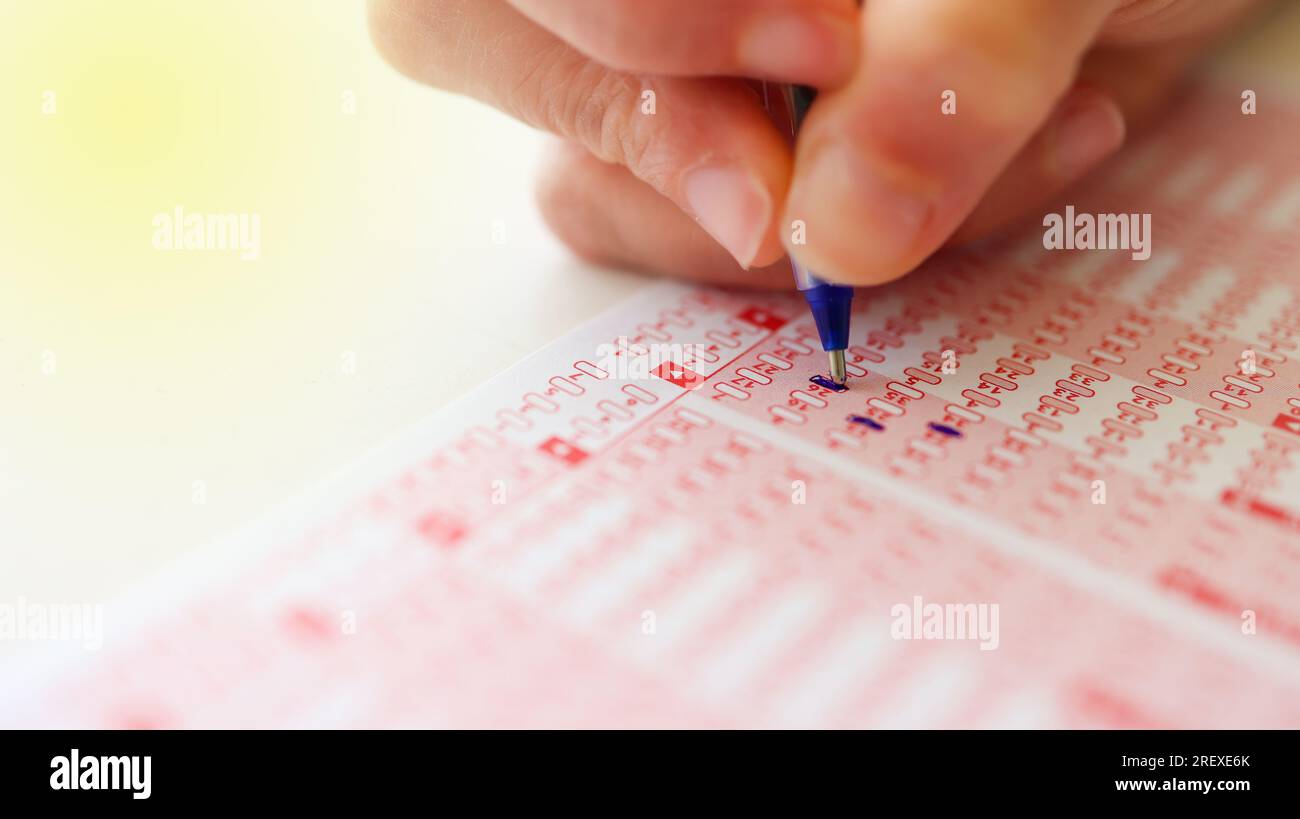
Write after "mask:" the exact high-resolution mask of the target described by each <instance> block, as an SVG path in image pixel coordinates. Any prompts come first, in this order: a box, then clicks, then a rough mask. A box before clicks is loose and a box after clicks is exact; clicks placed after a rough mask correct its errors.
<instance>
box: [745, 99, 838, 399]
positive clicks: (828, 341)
mask: <svg viewBox="0 0 1300 819" xmlns="http://www.w3.org/2000/svg"><path fill="white" fill-rule="evenodd" d="M762 91H763V104H764V106H766V108H767V110H768V112H769V113H771V114H772V115H773V116H774V118H777V123H778V125H779V126H780V127H782V128H785V129H786V130H787V131H788V133H789V136H790V139H791V140H792V141H793V140H794V138H795V135H796V134H798V132H799V125H800V123H802V122H803V118H804V115H805V114H806V113H808V108H809V106H811V105H812V101H813V98H814V97H815V96H816V95H817V92H816V91H814V90H813V89H811V88H806V87H804V86H800V85H773V84H771V83H766V82H765V83H763V87H762ZM790 265H791V266H792V267H793V268H794V283H795V286H796V287H798V288H799V292H800V293H802V294H803V297H804V300H805V301H807V302H808V308H809V309H810V310H811V311H812V316H813V321H814V322H816V324H817V335H818V336H820V337H821V343H822V349H823V350H825V351H826V354H827V356H828V357H829V359H830V365H831V380H832V381H834V382H835V383H836V384H843V383H844V382H845V380H847V378H848V373H847V372H846V371H845V368H844V350H845V348H847V347H848V346H849V322H850V315H849V314H850V310H851V308H852V306H853V288H852V287H847V286H845V285H842V284H831V283H830V282H827V281H823V280H822V279H820V278H818V277H817V276H816V275H815V274H813V273H812V272H811V271H809V270H808V269H807V268H806V267H804V266H803V265H801V264H799V262H797V261H795V260H794V256H793V255H792V256H791V257H790Z"/></svg>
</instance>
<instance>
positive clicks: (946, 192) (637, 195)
mask: <svg viewBox="0 0 1300 819" xmlns="http://www.w3.org/2000/svg"><path fill="white" fill-rule="evenodd" d="M1253 2H1254V0H985V1H983V2H978V1H975V0H867V2H866V3H865V8H864V9H863V10H862V11H860V12H859V10H858V9H857V7H856V4H855V2H853V0H653V2H647V0H370V7H369V14H370V24H371V31H372V35H373V37H374V40H375V42H376V44H377V46H378V47H379V49H380V51H381V53H383V54H384V55H385V56H386V57H387V58H388V59H389V60H390V61H391V62H392V63H393V64H394V65H396V66H397V67H398V68H399V69H400V70H402V71H403V72H405V73H407V74H408V75H410V76H412V77H414V78H416V79H418V80H421V81H423V82H426V83H429V84H431V85H435V86H438V87H441V88H446V89H449V90H452V91H456V92H460V93H466V94H470V95H472V96H475V97H478V98H479V99H482V100H484V101H486V102H488V103H490V104H493V105H495V106H497V107H499V108H501V109H502V110H504V111H506V112H507V113H510V114H511V115H513V116H515V117H517V118H519V119H521V120H523V121H525V122H528V123H530V124H532V125H534V126H536V127H539V128H543V129H545V130H549V131H551V132H553V133H555V134H557V135H559V136H560V137H562V138H563V140H564V144H562V145H560V146H559V147H558V148H557V152H556V155H555V157H554V159H553V161H552V163H551V164H550V166H549V169H548V171H547V173H546V174H545V175H544V177H543V179H542V182H541V190H540V200H541V205H542V209H543V213H544V215H545V216H546V218H547V220H548V222H549V223H550V224H551V226H552V228H553V229H554V230H555V231H556V232H557V234H558V235H559V236H560V237H561V238H562V239H563V240H564V241H566V242H567V243H568V244H569V245H570V246H571V247H573V248H574V249H575V250H576V251H577V252H578V253H580V254H581V255H583V256H585V257H588V258H591V259H593V260H597V261H601V262H606V263H613V264H620V265H629V266H634V267H640V268H644V269H649V270H654V271H658V272H663V273H667V274H670V275H677V276H686V277H691V278H698V279H703V280H708V281H715V282H728V283H748V284H762V285H773V286H785V287H788V286H789V282H790V274H789V268H788V265H785V264H783V263H781V261H782V259H783V257H784V253H785V248H784V247H783V244H782V243H783V241H785V240H787V239H789V237H790V231H789V230H788V226H789V225H790V224H791V223H792V222H793V221H794V220H801V221H802V222H803V223H804V224H805V225H806V231H805V235H806V240H807V244H805V245H798V246H795V247H792V248H790V249H791V250H792V251H793V252H795V253H796V254H797V255H798V257H799V258H800V260H801V261H803V262H804V263H806V264H807V265H808V266H809V267H810V268H812V269H814V270H816V271H818V272H819V273H821V274H822V275H823V276H824V277H826V278H831V279H834V280H836V281H840V282H845V283H852V284H875V283H880V282H884V281H888V280H890V279H893V278H896V277H898V276H900V275H903V274H904V273H906V272H908V271H910V270H912V269H913V268H915V267H916V266H917V265H919V264H920V263H921V262H922V261H923V260H924V259H925V258H926V257H928V256H929V255H930V254H931V253H933V252H934V251H935V250H936V249H938V248H939V247H941V246H943V245H944V244H945V243H949V242H954V241H955V242H961V241H966V240H968V239H971V238H975V237H977V236H980V235H983V234H986V233H988V232H990V231H993V230H996V229H998V228H1000V227H1002V226H1004V225H1006V224H1008V223H1009V222H1011V221H1014V220H1015V219H1016V218H1017V217H1018V216H1021V215H1023V214H1024V213H1025V212H1026V211H1028V210H1029V209H1032V208H1033V207H1034V206H1035V205H1038V204H1040V203H1041V202H1043V201H1044V200H1046V199H1048V198H1050V197H1051V196H1052V195H1053V194H1055V193H1057V192H1059V191H1060V190H1062V189H1063V188H1064V187H1066V186H1067V185H1068V184H1070V183H1071V182H1073V181H1074V180H1076V179H1077V178H1079V177H1080V176H1081V175H1083V174H1084V173H1086V172H1087V171H1088V170H1089V169H1091V168H1092V167H1094V166H1096V165H1097V164H1098V163H1099V162H1100V161H1101V160H1103V159H1104V158H1106V157H1107V156H1108V155H1110V154H1111V153H1113V152H1114V151H1115V150H1117V149H1118V148H1119V146H1120V145H1121V143H1122V142H1123V140H1124V134H1125V128H1126V122H1128V123H1135V122H1136V123H1140V122H1141V121H1142V119H1143V118H1144V117H1145V116H1147V115H1149V113H1150V112H1151V111H1153V110H1155V109H1157V107H1158V106H1159V104H1160V103H1161V102H1163V101H1164V100H1165V99H1166V98H1167V96H1168V93H1169V91H1170V89H1171V87H1172V85H1173V84H1174V83H1175V82H1176V81H1177V80H1178V78H1179V77H1180V76H1181V74H1182V73H1183V71H1184V69H1185V68H1186V67H1187V65H1188V64H1189V63H1190V62H1191V61H1192V60H1193V59H1194V57H1195V56H1196V54H1197V53H1198V52H1200V51H1201V50H1202V49H1203V48H1204V47H1205V46H1206V45H1207V44H1208V43H1209V42H1210V41H1211V40H1212V38H1213V37H1214V35H1215V34H1216V33H1218V32H1221V31H1222V30H1224V29H1226V28H1227V27H1228V26H1229V24H1230V23H1231V22H1232V21H1233V20H1235V19H1236V18H1237V17H1238V16H1239V15H1240V14H1241V13H1242V12H1243V11H1244V10H1245V9H1246V7H1248V6H1249V5H1252V3H1253ZM732 77H750V78H760V79H769V80H773V81H778V82H798V83H804V84H808V85H813V86H816V87H818V88H821V89H822V93H821V95H820V96H819V98H818V101H817V104H816V105H815V106H814V108H813V111H812V112H811V114H810V115H809V117H808V120H807V122H806V123H805V125H804V129H803V132H802V133H801V135H800V139H799V142H798V145H797V152H796V154H795V155H792V153H791V148H790V146H789V145H788V144H787V143H786V141H785V139H784V138H783V137H782V136H781V135H780V134H779V133H778V131H777V129H776V128H775V127H774V126H773V125H772V124H771V123H770V122H769V120H768V118H767V116H766V114H765V112H764V111H763V109H762V106H761V104H760V100H759V97H758V95H757V94H756V93H755V92H754V90H753V86H752V84H751V83H748V82H746V81H745V80H741V79H732ZM946 91H952V92H954V94H955V96H950V97H947V99H948V101H949V102H950V103H953V102H955V105H956V114H955V115H948V114H946V113H944V109H943V107H942V105H943V103H944V101H945V92H946ZM949 110H951V109H950V108H949ZM701 228H703V230H701ZM710 237H712V238H710ZM715 240H716V241H715Z"/></svg>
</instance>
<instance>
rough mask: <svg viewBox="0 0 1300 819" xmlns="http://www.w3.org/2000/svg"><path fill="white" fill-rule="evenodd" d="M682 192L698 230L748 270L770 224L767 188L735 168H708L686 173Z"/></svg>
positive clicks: (721, 166)
mask: <svg viewBox="0 0 1300 819" xmlns="http://www.w3.org/2000/svg"><path fill="white" fill-rule="evenodd" d="M685 191H686V201H687V203H688V204H689V205H690V208H691V212H692V213H694V214H695V218H696V220H697V221H698V222H699V223H700V226H701V227H703V228H704V229H705V230H707V231H708V232H709V235H710V236H712V237H713V238H714V239H716V240H717V241H718V244H720V245H722V246H723V247H725V248H726V249H727V252H729V253H730V254H731V255H732V256H735V257H736V261H738V262H740V266H741V267H744V268H748V267H749V266H750V264H751V263H752V262H753V261H754V257H755V256H757V255H758V250H759V247H761V246H762V244H763V237H764V236H765V235H766V234H767V226H768V223H769V222H771V220H772V197H771V195H770V194H768V192H767V188H765V187H763V184H762V183H761V182H760V181H759V180H758V179H757V178H756V177H755V176H753V175H752V174H750V173H748V172H746V171H744V170H742V169H741V168H739V167H736V166H734V165H711V166H707V167H703V168H696V169H694V170H692V171H691V172H690V173H688V174H687V175H686V182H685Z"/></svg>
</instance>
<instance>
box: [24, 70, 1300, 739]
mask: <svg viewBox="0 0 1300 819" xmlns="http://www.w3.org/2000/svg"><path fill="white" fill-rule="evenodd" d="M1236 105H1237V102H1236V98H1235V96H1234V95H1233V93H1232V92H1229V91H1221V90H1220V89H1216V88H1206V89H1202V90H1201V91H1200V92H1199V93H1198V94H1197V95H1195V96H1194V97H1193V99H1191V100H1190V101H1189V102H1188V103H1186V104H1184V105H1182V106H1181V107H1179V108H1178V109H1177V110H1176V111H1175V112H1173V113H1172V114H1171V115H1170V117H1169V120H1168V121H1167V122H1166V123H1165V124H1164V125H1163V126H1162V127H1161V128H1159V129H1158V130H1157V131H1155V132H1153V133H1152V134H1150V135H1149V136H1146V137H1144V138H1142V139H1140V140H1138V142H1137V143H1136V144H1135V145H1133V146H1132V147H1131V148H1130V149H1128V150H1127V151H1126V152H1125V153H1124V154H1122V155H1121V157H1120V158H1119V159H1118V160H1117V161H1116V162H1115V163H1114V165H1113V167H1110V168H1108V169H1107V170H1106V171H1105V172H1104V173H1102V174H1099V175H1098V177H1097V178H1096V179H1095V180H1093V181H1091V182H1090V183H1088V184H1087V186H1086V187H1083V188H1079V189H1076V190H1074V191H1072V192H1071V193H1070V194H1069V199H1068V201H1063V202H1060V203H1057V204H1055V205H1053V206H1049V207H1050V208H1051V210H1050V211H1049V213H1050V214H1055V215H1056V216H1057V217H1058V219H1057V220H1055V221H1054V220H1053V219H1052V218H1050V217H1049V218H1044V219H1043V226H1042V227H1040V226H1038V225H1030V226H1029V227H1028V228H1027V229H1026V231H1025V232H1023V233H1021V234H1019V236H1018V237H1016V238H1015V239H1013V240H1008V241H1004V242H1002V243H1000V244H996V245H994V244H990V245H985V246H981V247H976V248H968V249H965V250H961V251H956V252H950V253H945V254H941V255H940V256H937V257H936V258H935V259H933V260H931V261H930V262H928V263H927V264H926V265H925V266H924V267H923V268H922V269H921V270H920V271H918V272H916V273H914V274H913V275H910V276H908V277H906V278H904V279H902V280H900V281H898V282H896V283H893V284H890V285H886V286H883V287H878V288H871V289H864V290H862V291H860V292H859V294H858V297H857V299H856V303H855V314H854V317H853V327H854V329H853V343H852V345H851V346H850V348H849V350H848V362H849V374H850V378H849V387H848V389H847V390H843V391H840V390H837V389H835V388H834V386H835V385H833V384H832V383H829V382H826V381H824V380H819V379H817V378H814V376H817V375H818V374H819V373H820V372H822V368H823V367H824V364H825V356H824V353H822V351H821V349H820V347H819V345H818V344H817V340H816V339H817V336H816V332H815V330H814V328H813V326H812V323H811V320H810V319H809V317H808V315H807V310H806V308H805V307H804V306H803V304H802V303H801V302H800V301H799V300H798V298H797V296H793V295H788V294H784V293H761V292H747V291H742V290H736V291H723V290H714V289H706V288H699V287H694V286H688V285H681V284H657V285H651V286H649V287H647V289H645V290H644V291H642V292H641V293H639V294H638V295H636V296H634V297H633V298H632V299H631V300H630V301H628V302H626V303H624V304H622V305H620V306H618V307H616V308H615V309H613V310H612V311H610V312H608V313H606V314H605V315H602V316H600V317H598V318H597V319H595V320H593V321H592V322H590V323H589V324H587V325H585V326H583V327H582V328H580V329H578V330H576V331H574V332H572V333H570V334H568V335H567V336H565V337H563V338H561V339H559V340H558V341H556V342H554V343H553V344H551V345H550V346H548V347H546V348H545V349H543V350H541V351H539V352H538V353H536V354H534V355H533V356H532V357H530V358H528V359H526V360H525V361H523V362H521V363H520V364H519V365H517V366H516V367H514V368H513V369H511V370H509V371H508V372H506V373H505V374H503V375H501V376H499V377H498V378H496V379H495V380H493V381H492V382H490V383H489V384H487V385H486V386H484V387H483V388H481V389H479V390H478V391H476V392H474V393H473V394H471V395H470V396H468V397H466V398H464V399H463V400H461V401H460V402H459V403H457V404H456V405H454V406H452V407H451V408H449V409H447V410H446V411H444V412H441V413H439V414H437V415H435V416H433V417H431V418H430V419H429V420H428V421H427V422H426V423H424V424H423V425H422V426H421V427H419V428H418V429H416V430H413V431H411V432H410V433H408V434H406V435H404V436H402V437H401V438H400V439H399V440H397V441H396V442H394V443H393V444H392V445H389V446H387V447H385V448H384V449H383V450H382V451H380V452H378V453H376V454H374V455H372V456H371V457H369V458H367V459H366V460H364V461H363V462H362V463H360V464H358V465H356V466H355V467H353V468H351V469H349V470H347V471H346V473H345V474H343V475H341V476H340V477H338V478H336V479H334V480H332V481H330V482H329V483H328V484H326V485H324V486H322V487H318V488H316V489H313V490H310V491H308V492H307V493H306V494H304V495H303V496H302V497H301V498H299V499H297V500H295V501H293V502H292V503H290V504H289V505H288V506H287V507H286V508H284V509H282V510H280V511H279V512H278V513H276V514H274V515H272V516H271V517H270V518H268V519H266V520H264V521H261V522H260V523H258V524H256V525H254V526H252V527H250V528H249V529H247V530H245V531H243V532H240V533H238V534H237V535H235V536H233V537H231V538H230V539H228V540H226V541H224V542H222V543H220V544H218V545H217V546H215V547H214V548H212V549H210V550H206V551H204V552H203V553H202V554H200V555H199V556H197V557H193V558H190V559H187V560H185V561H183V562H182V563H181V564H179V565H178V566H176V567H175V569H174V570H171V571H168V572H166V573H165V574H164V575H163V576H162V577H159V578H157V580H156V581H155V582H153V583H151V584H150V585H149V586H148V587H146V588H144V589H141V590H140V591H138V592H137V593H134V594H132V595H130V596H129V597H128V598H127V599H126V600H125V601H123V603H122V604H120V605H117V606H113V607H110V609H109V617H108V622H109V625H110V628H109V630H108V631H107V633H106V636H105V645H104V648H103V650H101V651H99V652H86V653H83V654H79V655H78V656H77V657H75V658H72V659H59V660H58V661H51V662H50V663H48V664H41V665H40V666H39V667H33V668H31V669H29V670H28V673H25V674H22V675H18V674H13V675H9V676H10V682H9V684H8V690H7V691H6V693H5V696H4V697H3V700H0V723H3V724H6V725H12V726H78V727H80V726H102V727H165V728H172V727H244V726H256V727H272V726H289V727H307V726H312V727H321V726H375V727H396V726H447V727H468V726H488V727H492V726H515V727H543V726H563V727H605V726H631V727H668V726H672V727H741V726H746V727H747V726H754V727H786V726H821V727H895V726H898V727H903V726H906V727H959V728H977V727H1214V728H1218V727H1280V726H1287V727H1300V597H1298V596H1297V594H1296V590H1297V589H1300V359H1298V358H1297V355H1296V345H1297V341H1298V340H1300V267H1297V261H1296V260H1297V251H1298V250H1300V155H1297V154H1296V152H1295V151H1294V149H1293V144H1292V143H1291V142H1290V140H1291V139H1292V138H1293V136H1292V135H1293V134H1294V133H1296V132H1297V131H1298V130H1300V115H1298V114H1296V113H1294V112H1286V111H1282V112H1278V111H1277V110H1271V111H1270V113H1269V118H1270V119H1269V123H1268V124H1267V127H1264V126H1263V125H1260V124H1258V123H1257V122H1256V121H1255V120H1254V119H1252V118H1251V117H1249V116H1242V115H1240V114H1238V113H1237V111H1236ZM1089 224H1091V225H1092V229H1091V232H1090V231H1089V228H1088V225H1089ZM1053 225H1056V226H1057V227H1061V228H1063V230H1064V234H1058V235H1057V236H1056V237H1054V238H1052V237H1049V235H1048V234H1049V233H1050V232H1051V230H1052V226H1053ZM1056 240H1064V241H1061V242H1057V241H1056ZM1054 245H1055V247H1060V248H1061V249H1054V247H1053V246H1054ZM1103 245H1105V246H1106V247H1108V249H1097V248H1098V247H1100V246H1103ZM1144 245H1145V246H1144ZM1070 247H1072V248H1074V249H1068V248H1070ZM1090 247H1091V248H1093V249H1088V248H1090Z"/></svg>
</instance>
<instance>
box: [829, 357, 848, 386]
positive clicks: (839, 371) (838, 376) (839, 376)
mask: <svg viewBox="0 0 1300 819" xmlns="http://www.w3.org/2000/svg"><path fill="white" fill-rule="evenodd" d="M826 355H827V356H829V357H830V360H831V380H832V381H834V382H835V383H836V384H841V385H842V384H843V383H844V382H845V381H847V380H848V378H849V374H848V371H847V370H846V369H845V368H844V351H843V350H828V351H827V352H826Z"/></svg>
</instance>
